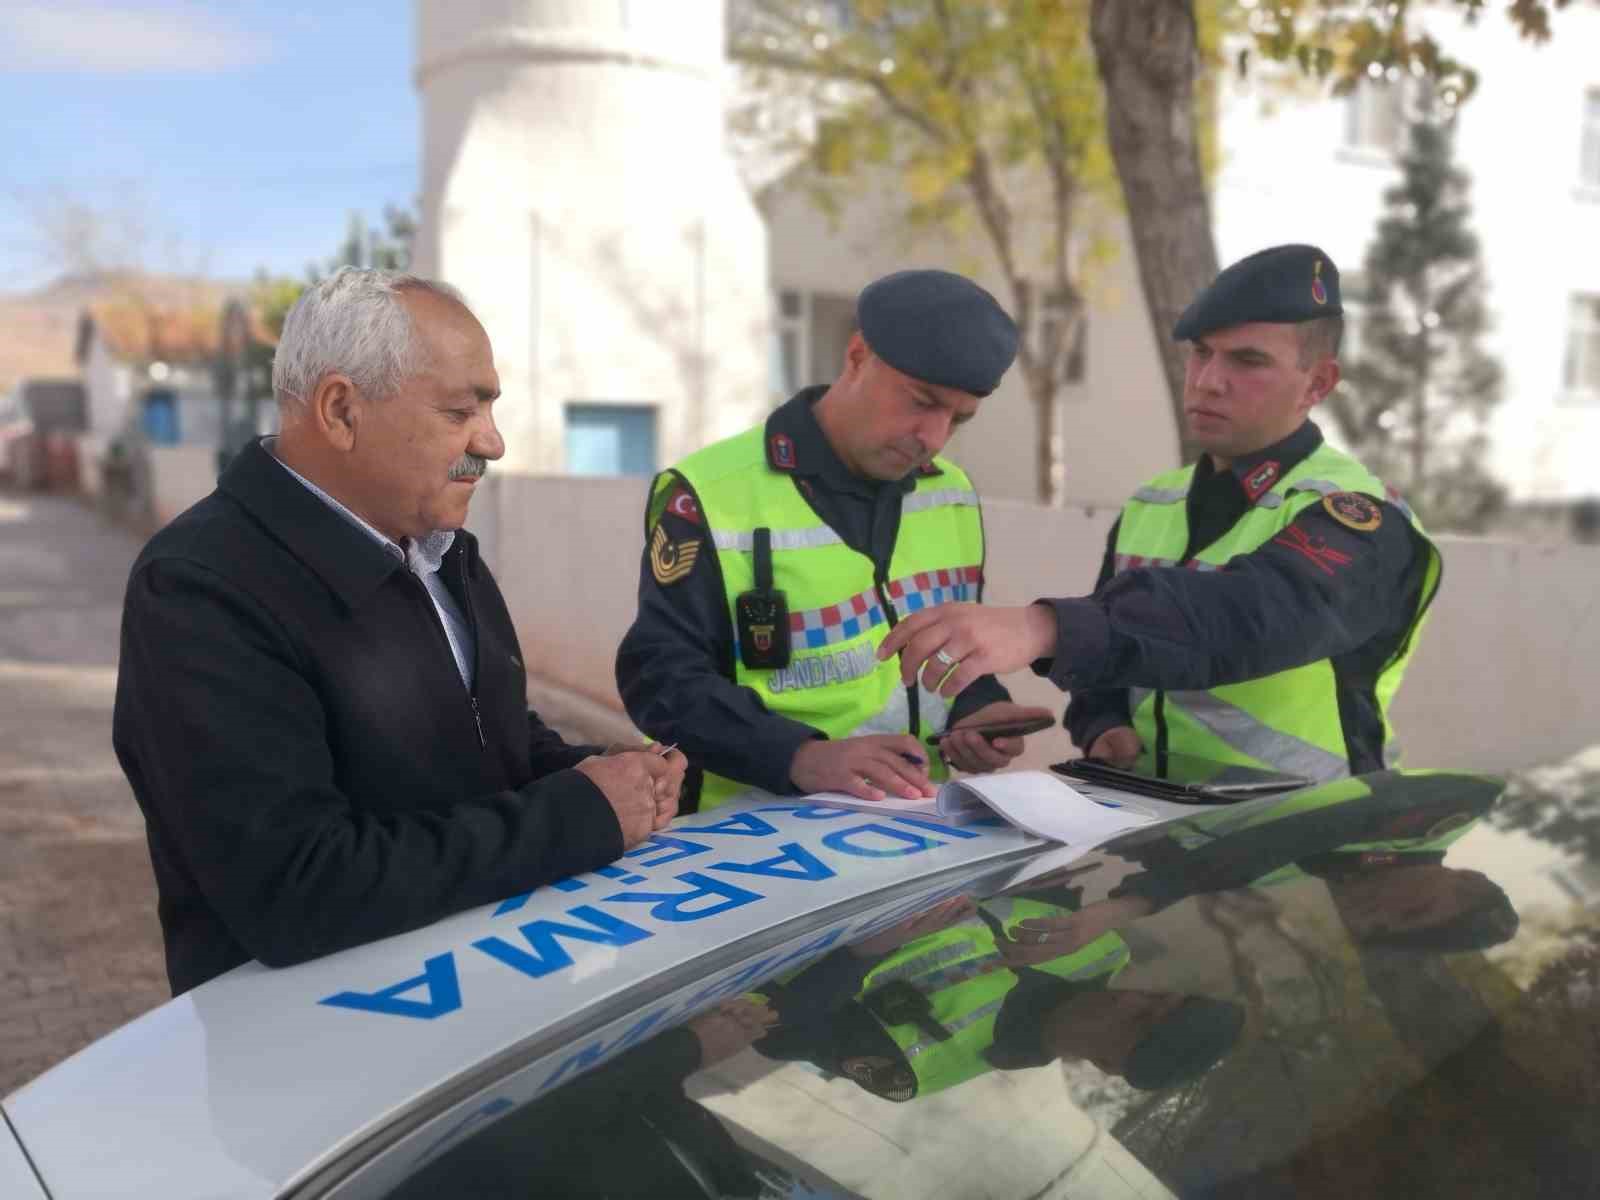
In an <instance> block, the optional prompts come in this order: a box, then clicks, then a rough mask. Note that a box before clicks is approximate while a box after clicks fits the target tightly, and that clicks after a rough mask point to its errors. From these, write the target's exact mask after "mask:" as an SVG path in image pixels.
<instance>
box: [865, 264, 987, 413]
mask: <svg viewBox="0 0 1600 1200" xmlns="http://www.w3.org/2000/svg"><path fill="white" fill-rule="evenodd" d="M856 316H857V319H858V320H859V321H860V322H861V336H862V337H863V338H865V339H866V343H867V345H868V346H869V347H871V349H872V352H873V353H874V354H876V355H877V356H878V357H879V358H881V359H882V360H883V361H884V362H886V363H888V364H889V365H890V366H891V367H893V368H894V369H895V370H897V371H904V372H905V373H906V374H907V375H910V376H911V377H912V378H913V379H920V380H922V382H924V383H931V384H933V385H934V386H936V387H951V388H955V389H956V390H957V391H962V392H967V393H968V394H970V395H973V396H987V395H988V394H989V393H990V392H992V391H994V389H995V387H996V386H997V385H998V384H999V382H1000V376H1002V375H1004V374H1005V373H1006V369H1007V368H1008V367H1010V366H1011V361H1012V359H1014V358H1016V356H1017V324H1016V322H1015V321H1013V320H1012V319H1011V318H1010V317H1009V316H1008V315H1007V314H1006V310H1005V309H1003V308H1001V307H1000V304H999V302H998V301H996V300H995V298H994V297H993V296H991V295H990V294H989V293H988V292H986V291H984V290H983V289H982V288H981V287H979V286H978V285H977V284H975V283H973V282H972V280H970V279H967V278H965V277H964V276H961V275H955V274H952V273H951V272H949V271H896V272H895V273H894V274H893V275H885V276H884V277H883V278H882V279H878V280H875V281H873V282H872V283H869V284H868V285H867V286H866V287H865V288H863V289H862V291H861V296H860V298H859V299H858V300H857V301H856Z"/></svg>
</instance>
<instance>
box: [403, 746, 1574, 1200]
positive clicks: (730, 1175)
mask: <svg viewBox="0 0 1600 1200" xmlns="http://www.w3.org/2000/svg"><path fill="white" fill-rule="evenodd" d="M1500 790H1501V785H1500V784H1499V783H1498V782H1497V781H1495V780H1491V779H1487V778H1483V777H1479V776H1472V775H1463V774H1446V773H1409V772H1408V773H1402V772H1381V773H1377V774H1374V775H1369V776H1364V777H1361V778H1358V779H1349V780H1341V781H1337V782H1335V783H1332V784H1327V785H1324V786H1320V787H1317V788H1313V789H1308V790H1305V791H1302V792H1297V793H1293V794H1290V795H1285V796H1279V797H1274V798H1270V799H1265V800H1259V801H1252V802H1248V803H1244V804H1235V805H1229V806H1223V807H1210V808H1204V809H1196V810H1195V811H1194V813H1193V814H1192V815H1186V816H1184V817H1183V818H1182V819H1179V820H1176V821H1171V822H1168V823H1165V824H1162V825H1159V826H1153V827H1150V828H1146V829H1141V830H1138V831H1135V832H1134V833H1131V834H1128V835H1124V836H1123V837H1121V838H1118V839H1116V840H1114V841H1113V842H1111V843H1109V844H1108V845H1106V846H1105V847H1103V848H1101V849H1100V850H1097V851H1094V852H1091V853H1088V854H1079V853H1075V852H1070V851H1065V850H1062V849H1054V850H1047V851H1045V852H1044V853H1041V854H1040V855H1039V856H1037V857H1036V858H1035V859H1033V860H1031V861H1030V862H1029V863H1028V864H1026V865H1025V866H1024V867H1023V868H1021V869H1020V870H1019V869H1017V868H1016V867H1009V868H1007V869H1006V870H1005V871H1004V872H1003V873H1002V874H1001V875H1000V876H999V877H997V878H995V879H993V880H991V881H989V882H988V883H987V885H985V886H980V887H976V888H974V889H972V890H971V891H970V892H969V893H967V894H961V895H956V896H953V897H949V898H945V899H941V900H938V901H937V902H933V903H929V904H927V905H926V906H924V907H923V908H921V909H920V910H914V915H912V916H910V917H904V918H901V919H900V920H898V922H897V923H894V924H892V925H890V926H889V927H887V928H883V929H880V930H879V931H878V932H876V933H875V934H873V935H872V936H871V937H868V938H866V939H865V940H862V941H858V942H856V943H855V944H853V945H850V946H848V947H843V948H836V949H833V950H831V951H830V952H829V953H827V954H825V955H823V956H822V957H819V958H816V959H815V960H813V961H811V962H809V963H806V964H804V965H803V966H800V967H798V968H795V967H792V966H791V968H790V969H789V970H788V971H786V972H785V973H784V974H783V975H781V976H780V977H778V978H774V979H769V980H766V981H764V982H763V983H762V984H761V985H760V986H758V987H756V988H754V989H752V990H751V991H749V992H748V993H746V994H745V995H743V996H740V997H738V998H737V999H735V1000H733V1001H730V1002H726V1003H724V1004H722V1005H720V1006H718V1007H716V1008H713V1009H710V1010H708V1011H706V1012H703V1013H701V1014H700V1015H698V1016H697V1017H695V1018H694V1019H693V1020H691V1021H689V1022H688V1023H687V1024H685V1025H683V1026H681V1027H680V1028H678V1029H674V1030H671V1031H670V1032H667V1033H664V1034H661V1035H659V1036H657V1037H656V1038H654V1039H653V1040H651V1041H649V1042H646V1043H644V1044H642V1045H640V1046H638V1047H636V1048H635V1049H633V1050H631V1051H628V1052H627V1053H625V1054H623V1055H621V1056H619V1057H618V1058H616V1059H615V1060H613V1061H612V1062H610V1063H607V1064H606V1065H604V1066H603V1067H600V1068H598V1069H597V1070H595V1071H593V1072H591V1073H590V1074H588V1075H586V1076H584V1077H582V1078H580V1079H578V1080H576V1081H575V1082H573V1083H571V1084H569V1085H567V1086H565V1087H563V1088H561V1089H560V1090H559V1091H558V1092H556V1093H555V1094H554V1095H552V1096H548V1097H546V1098H545V1099H544V1100H541V1101H539V1102H538V1103H536V1104H533V1105H530V1106H528V1107H527V1108H526V1109H524V1110H523V1111H521V1112H517V1113H513V1114H510V1115H509V1116H508V1117H506V1118H504V1119H502V1120H501V1121H499V1122H498V1123H497V1124H495V1125H493V1126H492V1127H490V1128H489V1129H488V1130H487V1131H485V1132H484V1133H482V1134H480V1135H478V1136H477V1137H476V1138H474V1139H473V1140H472V1141H469V1142H467V1143H466V1144H464V1145H462V1146H460V1147H457V1148H456V1149H454V1150H452V1151H451V1152H449V1153H448V1154H446V1155H444V1156H443V1157H442V1158H441V1159H439V1160H438V1161H436V1162H435V1163H433V1164H432V1165H431V1166H430V1167H429V1168H428V1169H427V1170H426V1171H425V1172H424V1174H423V1175H421V1176H418V1177H417V1178H416V1179H414V1180H413V1181H412V1182H411V1184H410V1185H409V1186H408V1187H407V1188H406V1189H405V1190H403V1191H402V1192H401V1193H398V1194H399V1195H404V1196H413V1195H414V1196H424V1195H439V1194H462V1195H475V1196H476V1195H484V1196H490V1195H501V1194H505V1195H519V1196H524V1195H538V1194H549V1195H572V1196H617V1197H621V1196H634V1195H638V1196H674V1195H685V1196H696V1197H700V1196H764V1197H765V1196H773V1197H776V1196H856V1195H897V1196H900V1195H903V1196H917V1195H931V1194H935V1193H936V1192H937V1193H938V1194H942V1195H949V1196H960V1195H963V1194H983V1195H986V1196H1016V1197H1017V1198H1018V1200H1022V1198H1023V1197H1033V1196H1047V1195H1069V1194H1070V1195H1100V1194H1107V1195H1112V1194H1115V1195H1158V1194H1161V1191H1162V1187H1163V1185H1164V1187H1165V1188H1168V1189H1171V1191H1172V1192H1174V1193H1176V1194H1179V1195H1190V1194H1196V1195H1213V1194H1228V1195H1235V1194H1240V1195H1270V1196H1277V1195H1284V1196H1289V1195H1295V1196H1314V1195H1324V1194H1326V1195H1330V1196H1331V1195H1334V1194H1338V1195H1339V1196H1341V1197H1342V1196H1349V1195H1379V1194H1401V1193H1398V1192H1395V1191H1394V1182H1395V1181H1396V1180H1399V1179H1404V1180H1407V1181H1408V1183H1407V1188H1406V1190H1405V1191H1404V1194H1407V1195H1420V1194H1429V1195H1521V1194H1551V1195H1573V1194H1583V1192H1584V1185H1577V1184H1576V1183H1575V1181H1578V1180H1585V1181H1588V1182H1589V1183H1592V1182H1593V1180H1594V1178H1595V1176H1594V1171H1595V1167H1594V1164H1595V1162H1596V1161H1597V1160H1596V1155H1595V1151H1596V1140H1597V1134H1596V1132H1595V1129H1594V1123H1593V1121H1592V1120H1591V1119H1587V1118H1586V1117H1585V1116H1584V1114H1588V1116H1589V1117H1592V1114H1593V1111H1594V1105H1595V1101H1594V1097H1593V1095H1592V1094H1591V1095H1590V1097H1589V1099H1588V1102H1587V1107H1585V1106H1584V1105H1582V1104H1574V1103H1572V1100H1571V1097H1572V1095H1573V1093H1574V1089H1581V1088H1582V1087H1584V1086H1587V1087H1589V1088H1590V1089H1591V1093H1592V1092H1593V1081H1594V1076H1593V1068H1592V1065H1591V1067H1589V1068H1588V1069H1579V1068H1576V1067H1575V1065H1574V1061H1573V1060H1574V1059H1577V1060H1580V1061H1587V1062H1588V1063H1590V1064H1592V1063H1594V1062H1597V1061H1600V1037H1597V1036H1596V1027H1595V1023H1594V1019H1593V1012H1594V1008H1595V1006H1594V1003H1593V1001H1592V999H1590V1000H1588V1001H1573V1000H1572V995H1573V989H1574V988H1579V987H1580V986H1586V987H1588V988H1589V989H1590V992H1591V993H1592V989H1593V983H1594V980H1595V976H1596V974H1597V973H1600V952H1596V951H1594V949H1593V946H1592V945H1591V946H1590V950H1589V954H1590V959H1589V960H1588V966H1587V968H1584V967H1583V965H1582V964H1581V963H1579V964H1577V966H1574V967H1572V968H1571V970H1572V971H1574V972H1576V974H1574V975H1573V976H1572V978H1573V980H1574V981H1575V982H1573V984H1572V986H1571V987H1569V988H1567V989H1566V990H1565V991H1563V990H1562V989H1561V988H1560V987H1558V986H1556V985H1554V984H1551V983H1549V982H1548V980H1549V979H1550V978H1551V977H1550V976H1549V974H1548V973H1546V975H1545V976H1541V977H1540V978H1541V987H1543V991H1542V992H1541V991H1540V990H1539V989H1538V988H1535V989H1533V990H1531V991H1529V992H1528V993H1526V994H1524V992H1523V991H1522V990H1520V989H1519V988H1518V986H1517V985H1516V983H1514V982H1512V981H1511V980H1510V979H1508V978H1507V977H1506V975H1505V974H1504V973H1502V972H1501V971H1500V970H1499V969H1498V968H1496V967H1495V966H1494V965H1492V963H1491V962H1490V961H1489V960H1488V959H1486V958H1485V957H1484V955H1483V953H1482V952H1483V951H1486V950H1490V949H1492V948H1494V947H1500V946H1504V945H1505V944H1506V943H1507V942H1509V941H1510V940H1511V939H1512V938H1514V937H1516V936H1517V935H1518V933H1519V929H1520V928H1521V918H1520V917H1519V914H1518V912H1517V911H1516V909H1515V908H1514V907H1513V905H1512V903H1511V900H1510V899H1509V897H1508V896H1507V894H1506V892H1505V891H1504V890H1502V888H1501V887H1500V886H1499V885H1497V884H1496V883H1495V882H1494V881H1493V880H1492V879H1490V878H1489V877H1488V876H1487V875H1485V874H1484V873H1482V872H1481V871H1478V870H1473V869H1469V868H1466V867H1463V866H1459V865H1457V864H1455V863H1453V862H1452V861H1451V851H1452V847H1454V846H1456V844H1457V843H1458V842H1460V841H1461V840H1462V839H1463V838H1464V837H1466V836H1468V835H1469V833H1470V832H1471V831H1472V830H1473V829H1474V828H1476V827H1478V826H1479V823H1480V822H1481V821H1482V820H1483V818H1484V817H1485V815H1487V814H1488V813H1489V812H1490V811H1491V809H1492V807H1493V806H1494V804H1495V801H1496V798H1497V796H1498V795H1499V793H1500ZM897 903H899V904H900V911H901V912H904V911H906V906H905V905H904V903H903V901H899V902H897ZM1524 933H1526V931H1524ZM1563 963H1564V964H1565V963H1566V960H1563ZM1585 970H1586V971H1587V974H1585V973H1584V972H1585ZM1585 981H1587V982H1585ZM1589 994H1590V993H1584V995H1589ZM1563 999H1564V1000H1565V1002H1566V1003H1567V1009H1565V1010H1563V1011H1565V1012H1566V1013H1567V1020H1568V1022H1569V1024H1568V1031H1569V1032H1572V1031H1577V1034H1578V1037H1579V1039H1580V1040H1579V1041H1578V1042H1577V1043H1576V1044H1574V1045H1572V1046H1571V1047H1570V1049H1568V1050H1567V1051H1561V1050H1559V1049H1558V1048H1556V1047H1553V1046H1549V1045H1548V1043H1549V1038H1550V1035H1549V1033H1548V1030H1549V1028H1550V1024H1549V1021H1548V1020H1547V1019H1545V1018H1547V1017H1548V1014H1549V1012H1550V1010H1551V1008H1552V1006H1553V1005H1554V1006H1556V1007H1559V1003H1560V1002H1561V1001H1563ZM1539 1006H1542V1007H1539ZM1536 1007H1537V1011H1538V1012H1539V1013H1541V1014H1544V1016H1543V1017H1541V1018H1540V1019H1537V1020H1535V1019H1530V1018H1529V1017H1528V1015H1527V1014H1528V1013H1529V1012H1530V1011H1531V1010H1532V1009H1534V1008H1536ZM1519 1014H1520V1015H1519ZM1519 1022H1521V1024H1520V1025H1519ZM1518 1029H1520V1030H1521V1035H1520V1043H1519V1045H1520V1046H1521V1047H1522V1049H1523V1050H1526V1048H1527V1047H1529V1046H1533V1045H1542V1046H1545V1047H1546V1048H1547V1049H1548V1051H1549V1055H1550V1057H1549V1058H1548V1059H1541V1058H1540V1057H1539V1056H1538V1055H1535V1056H1534V1057H1533V1059H1532V1060H1530V1059H1529V1057H1528V1055H1527V1054H1526V1053H1521V1052H1519V1051H1518V1048H1517V1046H1513V1045H1512V1040H1508V1032H1507V1031H1508V1030H1513V1031H1514V1030H1518ZM1584 1037H1587V1039H1588V1040H1587V1041H1583V1040H1582V1038H1584ZM1541 1038H1542V1039H1543V1041H1540V1040H1539V1039H1541ZM1513 1040H1514V1039H1513ZM841 1089H842V1090H841ZM1561 1105H1565V1108H1566V1111H1567V1113H1568V1114H1570V1115H1569V1117H1567V1118H1562V1117H1559V1116H1556V1117H1552V1113H1554V1112H1557V1111H1559V1106H1561ZM1084 1110H1087V1111H1088V1113H1089V1115H1090V1116H1091V1117H1092V1118H1093V1121H1091V1120H1089V1119H1088V1118H1086V1117H1085V1116H1084ZM1096 1122H1098V1129H1097V1126H1096V1124H1095V1123H1096ZM1085 1130H1086V1131H1087V1132H1082V1131H1085ZM1105 1130H1109V1131H1110V1133H1111V1134H1112V1135H1114V1137H1115V1139H1116V1140H1115V1141H1114V1142H1113V1141H1111V1140H1110V1139H1107V1138H1104V1137H1103V1136H1102V1134H1103V1131H1105ZM858 1134H859V1136H857V1135H858ZM1074 1138H1078V1139H1079V1141H1077V1142H1075V1141H1074V1140H1073V1139H1074ZM1463 1138H1465V1139H1468V1140H1467V1142H1465V1143H1464V1142H1463V1140H1462V1139H1463ZM1096 1147H1099V1148H1100V1150H1106V1148H1107V1147H1110V1148H1112V1149H1115V1150H1116V1151H1117V1152H1118V1153H1121V1152H1122V1148H1123V1147H1125V1148H1126V1149H1127V1150H1131V1151H1132V1153H1133V1157H1132V1158H1127V1161H1126V1162H1122V1161H1120V1160H1119V1161H1118V1162H1114V1163H1113V1166H1114V1167H1115V1168H1116V1169H1115V1171H1112V1172H1110V1173H1105V1172H1102V1173H1101V1174H1098V1175H1096V1174H1093V1173H1092V1169H1091V1168H1090V1167H1088V1166H1086V1165H1085V1164H1086V1163H1087V1162H1088V1161H1089V1159H1090V1157H1092V1156H1091V1155H1089V1154H1088V1151H1089V1150H1094V1149H1096ZM1106 1152H1107V1153H1109V1151H1106ZM1135 1159H1136V1160H1137V1161H1135ZM929 1164H932V1166H930V1165H929ZM1421 1164H1425V1166H1423V1167H1422V1169H1420V1170H1419V1165H1421ZM1467 1164H1475V1165H1473V1166H1470V1167H1469V1166H1468V1165H1467ZM1486 1164H1490V1165H1492V1167H1493V1169H1492V1170H1491V1169H1489V1166H1488V1165H1486ZM1139 1171H1143V1172H1145V1174H1144V1176H1143V1182H1141V1181H1140V1180H1139V1179H1137V1178H1135V1173H1136V1172H1139ZM963 1172H966V1173H965V1174H963ZM1113 1176H1115V1179H1114V1178H1113ZM969 1179H970V1180H976V1181H977V1182H974V1183H970V1184H969V1183H968V1182H967V1181H968V1180H969ZM930 1180H931V1182H930ZM1116 1180H1121V1183H1120V1184H1117V1183H1116ZM1540 1180H1545V1181H1547V1182H1548V1187H1547V1186H1546V1184H1545V1183H1539V1182H1537V1181H1540ZM1158 1181H1159V1182H1158ZM1491 1185H1493V1186H1491ZM980 1186H981V1191H969V1190H964V1189H967V1188H969V1187H972V1188H978V1187H980ZM1119 1186H1121V1187H1124V1188H1125V1190H1122V1191H1118V1190H1117V1189H1118V1187H1119ZM1575 1186H1576V1189H1577V1190H1574V1187H1575ZM1497 1188H1498V1190H1496V1189H1497ZM1551 1189H1553V1190H1551ZM1563 1189H1564V1190H1563Z"/></svg>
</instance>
